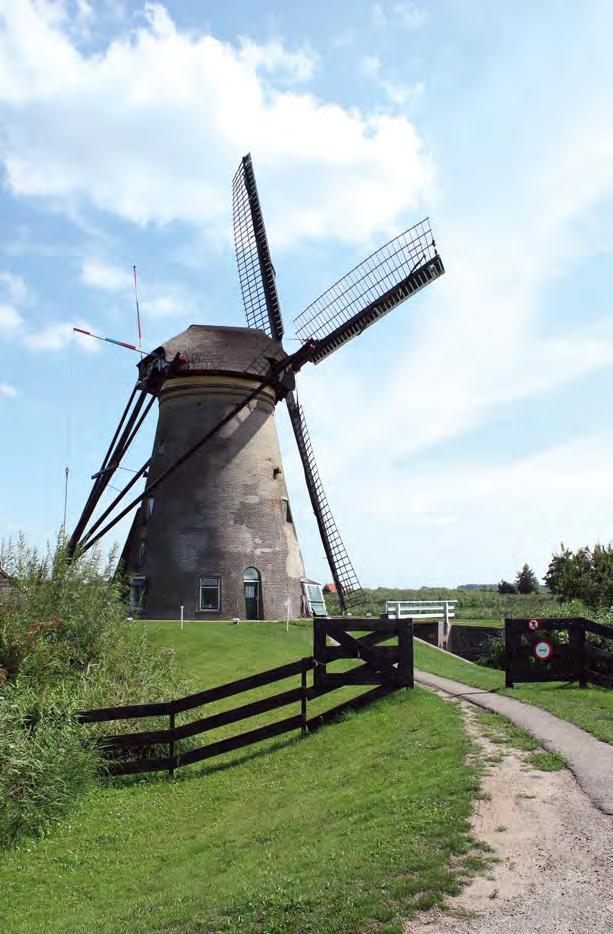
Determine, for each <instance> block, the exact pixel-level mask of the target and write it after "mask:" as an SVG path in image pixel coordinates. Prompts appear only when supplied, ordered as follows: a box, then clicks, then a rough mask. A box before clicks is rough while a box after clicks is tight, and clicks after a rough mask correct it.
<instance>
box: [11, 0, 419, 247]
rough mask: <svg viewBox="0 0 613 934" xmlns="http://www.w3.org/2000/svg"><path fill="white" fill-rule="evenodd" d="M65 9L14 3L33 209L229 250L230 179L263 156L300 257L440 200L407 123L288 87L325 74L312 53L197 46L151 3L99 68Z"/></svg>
mask: <svg viewBox="0 0 613 934" xmlns="http://www.w3.org/2000/svg"><path fill="white" fill-rule="evenodd" d="M54 6H55V5H54V4H50V3H48V2H43V0H41V2H39V3H37V4H34V3H33V2H32V0H23V2H21V3H18V4H13V3H10V4H9V3H7V2H4V9H3V18H4V30H3V32H2V35H1V37H0V113H1V114H2V117H3V123H4V133H3V137H2V142H1V143H0V147H1V148H0V151H1V156H2V161H3V162H4V167H5V172H6V180H7V184H8V185H9V187H10V188H11V190H12V191H13V192H15V193H17V194H27V195H38V196H52V197H53V198H55V199H60V200H61V199H65V200H66V201H73V200H74V199H82V200H84V201H85V202H87V203H92V204H94V205H95V206H97V207H98V208H100V209H102V210H105V211H110V212H113V213H115V214H117V215H120V216H121V217H124V218H127V219H128V220H130V221H133V222H135V223H138V224H147V223H150V222H153V223H156V224H168V223H170V222H172V221H177V220H180V221H187V222H190V223H193V224H197V225H199V226H201V227H202V228H204V229H206V230H207V231H209V232H211V233H214V234H218V235H219V234H222V235H223V236H227V235H228V228H229V223H228V221H229V213H230V198H229V180H230V178H231V175H232V172H233V170H234V167H235V165H236V164H237V163H238V161H239V159H240V157H241V156H242V155H243V154H244V153H245V152H246V151H248V150H251V151H252V152H253V154H254V159H255V162H256V169H257V171H258V181H259V182H260V187H262V188H264V189H265V191H266V214H267V220H268V223H269V227H270V229H271V231H272V230H274V238H275V242H276V243H277V244H290V243H294V242H296V241H298V240H300V239H302V238H305V237H307V238H308V237H311V238H316V237H326V238H329V237H332V238H337V239H340V240H345V241H356V242H357V241H366V240H368V239H369V238H370V237H371V236H372V235H373V234H374V233H377V232H378V233H387V232H389V231H391V230H392V229H394V228H395V227H396V226H397V225H398V223H399V218H401V217H402V215H403V214H405V213H406V212H407V211H408V210H409V209H414V208H416V206H417V205H419V204H420V202H421V201H422V199H423V197H424V196H425V195H428V194H429V193H430V192H431V191H432V188H433V166H432V163H431V160H430V158H429V157H428V155H427V153H425V152H424V149H423V146H422V143H421V140H420V138H419V136H418V134H417V132H416V130H415V128H414V127H413V125H412V124H411V123H410V122H409V121H408V120H407V119H405V118H404V117H401V116H391V115H388V114H385V113H380V112H379V113H367V112H363V111H360V110H359V109H357V108H352V109H348V108H345V107H342V106H340V105H338V104H335V103H330V102H327V101H324V100H320V99H319V98H317V97H315V96H314V95H313V94H312V93H307V92H305V91H300V92H299V91H296V90H294V89H292V88H287V79H288V76H289V78H290V79H291V80H292V81H293V82H296V81H298V80H301V81H305V80H308V78H309V77H310V75H311V74H312V73H313V70H314V68H315V67H316V64H315V60H314V58H313V56H312V55H311V54H310V53H309V52H308V50H304V49H299V50H298V51H292V50H287V49H286V48H285V47H284V46H282V45H281V44H280V43H278V42H276V43H269V44H266V45H258V44H256V43H254V42H252V41H245V40H244V41H243V42H242V43H239V44H237V45H233V44H231V43H228V42H223V41H220V40H218V39H216V38H215V37H214V36H212V35H207V34H200V35H197V34H194V33H188V32H182V31H181V30H179V29H178V28H177V27H176V26H175V24H174V22H173V21H172V19H171V17H170V15H169V14H168V12H167V11H166V9H165V8H164V7H163V6H162V5H160V4H148V5H147V6H146V7H145V16H146V18H145V21H144V23H143V25H141V26H140V27H139V28H137V29H136V30H133V31H131V32H130V33H129V34H128V33H126V34H119V35H117V37H116V38H114V40H113V41H112V42H111V43H110V44H109V45H108V46H107V47H106V48H104V49H102V50H100V51H97V52H96V54H91V55H88V54H86V53H84V52H82V51H81V50H79V49H78V48H77V47H76V45H75V44H74V43H73V42H72V41H71V37H70V33H69V31H68V29H67V27H66V25H65V22H64V21H60V20H58V18H57V17H54V16H53V8H54Z"/></svg>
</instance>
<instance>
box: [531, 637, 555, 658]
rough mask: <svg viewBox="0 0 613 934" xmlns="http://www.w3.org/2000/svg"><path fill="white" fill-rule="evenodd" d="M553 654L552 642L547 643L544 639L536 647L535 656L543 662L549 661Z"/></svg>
mask: <svg viewBox="0 0 613 934" xmlns="http://www.w3.org/2000/svg"><path fill="white" fill-rule="evenodd" d="M552 653H553V646H552V644H551V642H546V641H545V640H544V639H541V640H540V642H537V643H536V645H535V646H534V654H535V656H536V657H537V658H538V659H539V660H540V661H541V662H546V661H547V659H549V658H551V655H552Z"/></svg>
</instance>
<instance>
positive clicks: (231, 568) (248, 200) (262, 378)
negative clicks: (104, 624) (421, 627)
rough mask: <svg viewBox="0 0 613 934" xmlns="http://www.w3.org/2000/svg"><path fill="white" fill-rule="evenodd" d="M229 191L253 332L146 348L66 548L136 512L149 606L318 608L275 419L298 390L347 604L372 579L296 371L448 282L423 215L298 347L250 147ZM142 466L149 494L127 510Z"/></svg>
mask: <svg viewBox="0 0 613 934" xmlns="http://www.w3.org/2000/svg"><path fill="white" fill-rule="evenodd" d="M232 202H233V222H234V243H235V249H236V260H237V267H238V277H239V283H240V288H241V293H242V297H243V303H244V307H245V313H246V318H247V327H246V328H235V327H216V326H203V325H192V326H190V327H189V328H187V330H185V331H184V332H183V333H181V334H179V335H177V336H176V337H173V338H172V339H171V340H169V341H166V342H165V343H164V344H162V345H161V346H160V347H158V348H157V349H156V350H154V351H153V352H152V353H149V354H147V355H145V356H143V357H142V359H141V361H140V363H139V364H138V379H137V382H136V385H135V386H134V389H133V390H132V394H131V396H130V398H129V400H128V404H127V405H126V407H125V409H124V412H123V415H122V417H121V419H120V422H119V424H118V426H117V429H116V431H115V434H114V436H113V439H112V441H111V444H110V446H109V448H108V450H107V453H106V455H105V457H104V460H103V462H102V465H101V467H100V470H99V471H98V472H97V473H96V474H94V476H93V478H92V479H93V480H94V484H93V487H92V490H91V492H90V495H89V498H88V500H87V502H86V504H85V507H84V509H83V512H82V514H81V517H80V519H79V521H78V523H77V525H76V527H75V529H74V532H73V534H72V536H71V539H70V541H69V544H68V549H69V553H70V554H71V555H73V554H78V553H82V552H83V551H85V550H87V549H88V548H91V547H92V546H93V545H94V544H95V543H96V542H97V541H99V540H100V538H101V537H102V536H103V535H105V534H106V533H107V532H108V531H109V530H110V529H111V528H113V527H114V526H115V525H116V523H117V522H119V521H120V520H121V519H122V518H124V517H125V516H127V515H128V514H129V513H130V512H131V511H132V510H134V509H135V508H137V507H138V509H137V512H136V514H135V516H134V519H133V523H132V527H131V530H130V532H129V534H128V538H127V541H126V544H125V546H124V549H123V553H122V566H123V568H124V570H125V573H126V575H127V577H128V579H129V581H130V585H131V593H132V598H133V601H134V602H135V603H137V604H138V603H140V605H141V608H142V610H143V612H144V615H146V616H149V617H151V618H164V617H169V616H176V613H177V608H178V606H179V605H184V606H185V610H186V613H187V615H190V616H196V617H201V618H213V619H215V618H222V619H223V618H226V619H227V618H230V617H234V616H238V617H245V616H246V617H247V618H268V619H271V618H272V619H274V618H280V617H283V616H285V615H286V613H287V614H288V615H291V616H300V615H303V613H304V608H305V606H306V607H307V609H310V608H311V607H309V596H313V590H312V589H310V590H309V581H308V580H307V579H306V578H305V573H304V566H303V563H302V557H301V554H300V549H299V545H298V539H297V535H296V531H295V527H294V524H293V520H292V513H291V507H290V503H289V497H288V493H287V487H286V485H285V480H284V472H283V467H282V462H281V455H280V451H279V444H278V440H277V432H276V427H275V419H274V411H275V407H276V405H277V404H279V403H280V402H282V401H285V403H286V405H287V408H288V412H289V417H290V421H291V425H292V428H293V432H294V436H295V439H296V443H297V446H298V451H299V454H300V459H301V462H302V467H303V470H304V477H305V481H306V485H307V491H308V494H309V498H310V501H311V505H312V508H313V513H314V515H315V519H316V522H317V526H318V529H319V533H320V536H321V540H322V544H323V548H324V551H325V554H326V558H327V560H328V564H329V566H330V572H331V574H332V578H333V580H334V583H335V585H336V591H337V594H338V599H339V602H340V606H341V609H342V611H343V613H345V612H347V610H348V607H349V606H350V605H351V603H352V601H356V599H358V598H359V595H360V592H361V590H360V584H359V581H358V578H357V575H356V572H355V570H354V568H353V565H352V563H351V560H350V558H349V555H348V554H347V550H346V548H345V546H344V544H343V541H342V539H341V536H340V534H339V531H338V528H337V525H336V522H335V520H334V517H333V515H332V511H331V509H330V505H329V503H328V500H327V498H326V495H325V492H324V488H323V484H322V481H321V477H320V475H319V471H318V468H317V463H316V460H315V456H314V452H313V446H312V444H311V440H310V437H309V432H308V429H307V425H306V420H305V415H304V411H303V408H302V406H301V405H300V404H299V402H298V399H297V396H296V375H297V373H298V372H299V371H300V369H301V368H302V367H303V366H304V365H306V364H307V363H313V364H319V363H321V361H323V360H325V359H326V357H328V356H329V355H330V354H331V353H333V352H335V351H336V350H338V348H340V347H341V346H342V345H343V344H345V343H347V342H348V341H349V340H351V339H352V338H354V337H356V336H357V335H358V334H361V333H362V331H364V330H365V329H366V328H368V327H370V326H371V325H372V324H374V323H375V321H378V320H379V319H380V318H382V317H383V316H384V315H386V314H388V312H390V311H391V310H392V309H393V308H394V307H396V305H399V304H400V303H401V302H404V301H405V300H406V299H408V298H410V297H411V296H412V295H413V294H415V293H416V292H418V291H419V290H420V289H422V288H424V287H425V286H426V285H428V284H429V283H430V282H432V281H434V280H435V279H437V278H438V277H439V276H440V275H442V274H443V273H444V267H443V263H442V260H441V258H440V256H439V255H438V252H437V249H436V244H435V241H434V239H433V236H432V231H431V227H430V222H429V219H428V218H426V219H425V220H422V221H421V222H420V223H418V224H416V225H415V226H413V227H411V228H410V229H408V230H406V231H404V232H403V233H401V234H400V235H399V236H397V237H395V238H394V239H393V240H391V241H390V242H389V243H387V244H385V246H383V247H381V248H380V249H379V250H377V251H376V252H375V253H373V254H372V255H371V256H369V257H368V258H367V259H366V260H364V262H362V263H361V264H360V265H358V266H356V267H355V268H354V269H352V270H351V271H350V272H349V273H347V275H345V276H344V277H343V278H342V279H339V281H338V282H336V283H335V284H334V285H332V286H331V287H330V288H329V289H327V291H326V292H324V293H323V294H322V295H321V296H320V297H319V298H318V299H316V301H314V302H313V303H312V304H311V305H309V307H308V308H307V309H306V310H305V311H303V312H302V313H301V314H300V315H299V316H298V317H297V318H296V319H295V321H294V323H295V326H296V333H297V336H298V338H299V339H300V341H301V346H300V347H299V349H298V350H297V351H295V352H294V353H290V354H287V353H286V352H285V350H284V349H283V345H282V340H283V335H284V325H283V316H282V312H281V305H280V302H279V296H278V293H277V286H276V276H275V269H274V266H273V264H272V260H271V256H270V250H269V245H268V238H267V235H266V228H265V226H264V219H263V216H262V209H261V206H260V201H259V197H258V191H257V186H256V181H255V174H254V170H253V164H252V161H251V157H250V155H247V156H245V157H244V158H243V159H242V161H241V163H240V165H239V168H238V171H237V172H236V175H235V177H234V181H233V185H232ZM131 349H135V348H131ZM156 399H157V400H159V419H158V425H157V429H156V434H155V439H154V444H153V452H152V455H151V457H150V458H149V459H148V460H147V461H146V462H145V463H144V464H143V465H142V466H141V468H140V469H139V470H136V471H134V473H133V476H132V477H131V479H130V480H129V481H128V483H126V485H125V487H123V489H121V490H119V491H118V495H116V496H115V497H114V499H113V500H112V501H111V503H110V504H109V505H108V506H106V508H104V509H103V511H102V512H101V514H100V515H98V517H97V518H96V519H95V521H93V523H92V524H90V522H91V520H92V518H93V516H94V512H95V511H96V509H97V507H98V505H99V503H100V500H101V497H102V495H103V494H104V492H105V490H106V489H107V487H108V485H109V481H110V480H111V478H112V477H113V476H114V475H115V472H116V471H117V469H118V468H119V467H120V462H121V460H122V459H123V457H124V455H125V453H126V451H127V450H128V448H129V446H130V444H131V443H132V441H133V440H134V437H135V436H136V434H137V432H138V430H139V428H140V426H141V425H142V423H143V421H144V419H145V418H146V416H147V413H148V412H149V411H150V409H151V407H152V406H153V404H154V402H155V400H156ZM143 477H144V478H145V479H146V483H145V488H144V490H143V492H142V493H140V494H139V495H137V496H135V497H134V498H133V499H132V500H131V501H130V502H129V503H128V504H127V505H126V506H124V507H123V508H120V503H121V501H122V500H123V499H124V497H125V496H126V495H127V494H128V493H129V492H130V490H132V489H133V487H134V486H135V485H136V483H138V481H139V480H141V479H142V478H143ZM118 509H119V511H117V510H118ZM88 525H89V528H88ZM311 583H312V582H311ZM305 598H306V599H305Z"/></svg>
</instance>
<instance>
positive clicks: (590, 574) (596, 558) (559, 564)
mask: <svg viewBox="0 0 613 934" xmlns="http://www.w3.org/2000/svg"><path fill="white" fill-rule="evenodd" d="M543 580H544V583H545V587H546V588H547V590H548V591H549V592H550V593H551V594H553V596H555V597H557V598H558V599H559V600H560V601H562V602H568V601H569V600H581V601H582V603H585V605H586V606H588V607H589V608H590V609H591V610H600V609H607V610H608V609H609V607H611V606H613V546H612V545H600V544H597V545H594V546H593V547H590V546H589V545H586V546H584V547H583V548H577V550H576V551H573V550H572V549H570V548H567V547H566V546H565V545H564V544H563V543H562V544H561V545H560V550H559V551H558V552H556V553H555V554H554V555H553V556H552V558H551V561H550V562H549V567H548V568H547V572H546V573H545V576H544V578H543ZM540 589H541V587H540V584H539V581H538V578H537V576H536V574H535V573H534V571H533V570H532V568H531V567H530V566H529V565H528V564H524V565H523V567H522V568H521V569H520V570H519V571H518V572H517V575H516V577H515V581H514V582H511V581H507V580H501V581H500V582H499V584H498V593H501V594H513V593H520V594H528V593H536V592H537V591H539V590H540Z"/></svg>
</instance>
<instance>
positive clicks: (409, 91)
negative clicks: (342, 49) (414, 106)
mask: <svg viewBox="0 0 613 934" xmlns="http://www.w3.org/2000/svg"><path fill="white" fill-rule="evenodd" d="M361 68H362V72H363V73H364V74H365V75H366V76H367V77H368V78H371V79H372V80H373V82H374V83H375V84H376V85H377V87H379V88H381V90H382V91H383V92H384V93H385V95H386V97H387V98H388V100H389V101H390V102H391V103H392V104H396V105H398V106H402V105H403V104H406V103H408V101H410V100H412V99H414V98H416V97H420V96H421V95H422V94H423V92H424V83H423V81H416V82H415V83H413V84H403V83H401V82H398V81H392V80H390V79H389V78H386V77H385V76H384V74H383V69H382V63H381V59H380V58H379V57H378V56H377V55H366V56H365V57H364V58H363V59H362V64H361Z"/></svg>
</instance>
